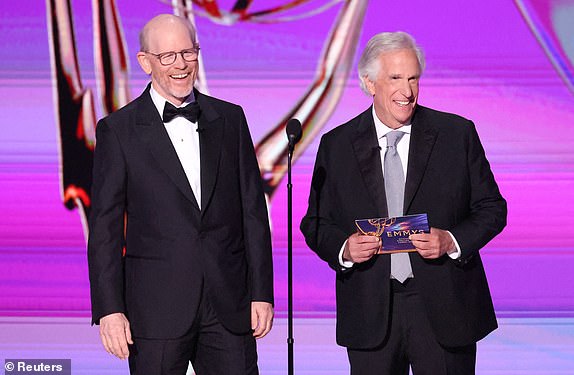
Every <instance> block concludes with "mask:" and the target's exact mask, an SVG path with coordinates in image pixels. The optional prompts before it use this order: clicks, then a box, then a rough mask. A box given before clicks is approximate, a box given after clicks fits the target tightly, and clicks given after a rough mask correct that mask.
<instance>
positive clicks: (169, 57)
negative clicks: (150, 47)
mask: <svg viewBox="0 0 574 375" xmlns="http://www.w3.org/2000/svg"><path fill="white" fill-rule="evenodd" d="M144 52H145V53H149V54H150V55H152V56H155V57H157V59H158V60H159V63H160V64H161V65H171V64H173V63H174V62H175V60H176V59H177V55H181V57H182V58H183V59H184V60H185V61H187V62H195V61H197V57H198V55H199V47H197V48H189V49H184V50H181V51H179V52H173V51H169V52H163V53H157V54H156V53H152V52H148V51H144Z"/></svg>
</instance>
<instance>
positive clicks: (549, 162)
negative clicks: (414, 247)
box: [0, 0, 574, 316]
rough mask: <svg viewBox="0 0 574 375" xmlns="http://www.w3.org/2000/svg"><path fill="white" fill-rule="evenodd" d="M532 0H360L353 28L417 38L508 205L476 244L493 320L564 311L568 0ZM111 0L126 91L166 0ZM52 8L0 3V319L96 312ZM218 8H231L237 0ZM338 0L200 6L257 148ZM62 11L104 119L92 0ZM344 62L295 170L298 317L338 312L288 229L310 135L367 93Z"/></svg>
mask: <svg viewBox="0 0 574 375" xmlns="http://www.w3.org/2000/svg"><path fill="white" fill-rule="evenodd" d="M531 1H532V2H534V3H536V4H537V5H536V6H532V5H531V2H530V1H519V0H516V1H512V0H483V1H480V2H478V1H476V2H465V1H459V0H438V1H426V0H413V1H409V2H406V3H405V2H396V1H387V0H377V1H370V2H369V3H368V6H367V7H366V11H365V15H364V19H363V20H362V22H357V24H356V25H353V28H355V29H357V28H358V29H360V30H361V33H360V37H359V40H358V50H359V51H360V50H362V48H363V47H364V45H365V43H366V41H367V40H368V39H369V38H370V37H371V36H372V35H374V34H375V33H378V32H381V31H397V30H403V31H407V32H409V33H411V34H413V35H414V36H415V38H416V39H417V41H418V42H419V43H420V44H421V45H422V46H423V47H424V50H425V53H426V56H427V70H426V72H425V74H424V76H423V78H422V81H421V95H420V100H419V102H420V103H421V104H423V105H426V106H430V107H433V108H436V109H439V110H444V111H448V112H455V113H458V114H460V115H463V116H465V117H468V118H470V119H472V120H473V121H474V122H475V123H476V125H477V129H478V131H479V134H480V137H481V139H482V141H483V144H484V146H485V149H486V152H487V156H488V158H489V160H490V162H491V164H492V169H493V170H494V173H495V175H496V178H497V180H498V182H499V184H500V188H501V190H502V193H503V195H504V196H505V197H506V199H507V200H508V207H509V217H508V226H507V228H506V229H505V230H504V232H503V233H502V234H501V235H500V236H498V237H497V238H496V239H495V240H494V241H492V242H491V243H489V244H488V246H487V247H486V248H484V249H483V250H482V256H483V260H484V263H485V267H486V271H487V275H488V278H489V282H490V286H491V290H492V294H493V299H494V303H495V306H496V309H497V312H498V313H499V315H503V314H506V315H524V314H528V315H541V316H556V315H570V316H572V315H574V276H573V275H574V272H573V271H572V270H573V269H574V245H573V243H574V226H573V218H574V90H573V89H572V87H574V86H573V85H572V76H573V71H572V61H573V60H574V44H573V43H574V26H572V22H571V20H572V19H574V1H572V0H566V1H564V0H562V1H534V0H531ZM116 2H117V7H118V10H119V16H120V17H121V24H122V26H123V35H124V37H125V42H126V44H127V52H128V57H129V69H130V73H129V87H130V94H131V98H134V97H136V96H137V95H138V94H139V93H140V92H141V91H142V90H143V88H144V87H145V85H146V83H147V77H146V76H145V75H144V74H143V73H142V72H141V71H140V69H139V67H138V65H137V61H136V59H135V53H136V51H137V49H138V42H137V34H138V31H139V29H140V28H141V26H142V25H143V24H144V22H145V21H146V20H148V19H149V18H151V17H152V16H154V15H156V14H158V13H171V12H172V9H171V7H170V6H169V5H167V3H168V2H163V1H159V0H146V1H139V2H132V1H122V0H116ZM283 2H286V1H283ZM49 3H50V1H49V0H48V2H47V3H43V2H14V1H3V2H2V3H1V4H0V15H1V23H0V35H2V48H1V49H0V61H1V65H0V126H1V132H0V213H1V215H0V265H1V268H0V315H4V316H20V315H24V316H30V315H34V316H36V315H37V316H76V315H80V316H85V315H88V314H89V309H90V302H89V285H88V276H87V261H86V250H85V238H84V233H83V229H82V222H81V218H80V215H79V212H78V210H68V209H67V208H66V207H65V206H64V204H63V199H62V194H61V185H60V184H61V182H60V173H61V170H60V156H59V155H60V154H59V135H58V122H57V117H56V110H55V108H56V106H55V104H54V95H55V93H56V91H55V88H54V84H53V81H52V74H51V65H50V48H49V33H48V23H47V19H48V18H47V15H46V12H47V6H48V5H47V4H49ZM63 3H65V2H63ZM218 3H219V4H220V7H221V8H223V9H227V10H230V9H231V8H232V6H233V4H234V1H219V2H218ZM279 3H280V2H279V1H259V2H258V1H255V2H253V6H252V7H253V10H254V11H255V10H257V9H267V7H272V5H276V4H279ZM344 3H345V2H343V1H334V2H333V1H319V0H317V1H310V2H309V3H307V4H306V5H305V6H304V7H303V8H301V9H299V10H298V9H293V10H291V11H290V12H287V13H286V14H285V15H272V16H270V17H269V18H266V19H264V21H270V20H273V21H274V22H241V21H238V22H234V23H233V22H227V23H229V24H224V22H214V20H213V19H209V18H205V17H201V16H200V15H196V22H197V28H198V33H199V38H200V43H201V54H202V57H203V67H204V69H205V78H206V83H207V86H208V87H209V92H210V94H211V95H213V96H216V97H220V98H222V99H225V100H228V101H232V102H235V103H238V104H240V105H242V106H243V108H244V109H245V111H246V114H247V118H248V120H249V123H250V127H251V131H252V136H253V139H254V141H255V142H256V143H257V142H259V141H260V140H261V139H262V138H263V137H264V135H266V134H267V132H268V131H270V129H272V128H274V127H275V126H277V124H279V123H280V122H281V120H282V119H283V118H284V117H285V116H286V115H287V114H288V113H289V111H290V110H291V109H292V108H293V107H294V106H295V105H296V103H297V102H298V101H299V100H300V98H301V97H302V96H304V95H305V93H306V92H307V90H308V89H309V87H310V85H311V83H312V82H313V80H314V77H315V74H316V68H317V66H318V65H319V62H318V60H319V58H320V57H321V53H322V51H323V50H324V45H325V40H326V38H327V36H328V34H329V31H330V30H331V27H332V25H333V24H334V22H335V19H336V18H337V16H338V14H339V13H340V11H341V8H342V7H343V5H344ZM329 4H332V6H331V7H328V6H327V5H329ZM541 4H545V5H541ZM258 7H261V8H258ZM71 9H72V11H73V21H74V24H73V25H74V31H75V37H76V46H77V53H78V61H79V68H80V76H81V79H82V83H83V85H84V86H85V87H87V88H91V89H92V90H93V92H94V98H95V104H96V105H95V108H96V115H97V116H98V117H99V116H101V115H102V110H101V109H100V107H101V99H100V95H101V94H100V93H99V91H98V90H96V74H95V70H96V68H95V65H94V43H93V31H92V26H93V15H92V13H93V12H92V8H91V3H90V2H89V1H80V0H73V1H71ZM197 9H198V10H199V8H197ZM299 16H304V17H299ZM227 20H229V19H227ZM253 21H254V20H253ZM347 57H349V56H347ZM350 57H352V58H353V59H352V70H351V73H350V75H349V78H348V80H347V81H344V82H343V83H342V84H343V85H344V87H343V91H342V96H341V99H340V101H339V102H338V103H336V106H335V107H334V111H333V113H332V115H331V116H330V118H329V119H328V121H326V124H325V126H324V127H323V128H321V129H320V130H319V131H318V133H317V136H316V137H315V139H314V140H313V141H312V142H311V143H310V144H309V147H308V148H307V149H306V150H305V152H304V153H303V154H302V155H301V156H300V157H299V158H298V160H297V162H296V164H295V166H294V168H293V173H294V178H293V184H294V227H295V232H294V254H295V255H294V282H295V285H294V308H295V310H296V314H297V316H303V315H306V316H314V315H319V316H327V315H331V314H332V313H333V311H334V306H335V300H334V274H333V272H332V271H331V270H330V269H329V268H328V267H327V265H326V264H324V263H322V262H321V261H320V260H318V258H317V257H316V256H315V254H314V253H312V252H311V251H310V250H309V249H308V248H307V247H306V245H305V243H304V241H303V238H302V235H301V234H300V233H299V231H298V230H297V227H298V224H299V222H300V219H301V217H302V216H303V214H304V212H305V210H306V200H307V195H308V191H309V183H310V178H311V172H312V167H313V162H314V158H315V152H316V149H317V145H318V140H319V136H320V135H321V134H323V133H324V132H325V131H327V130H329V129H331V128H333V127H335V126H337V125H338V124H341V123H342V122H345V121H347V120H349V119H350V118H352V117H354V116H355V115H356V114H358V113H359V112H361V111H363V110H364V109H366V108H367V106H369V104H370V98H368V97H366V96H365V95H364V94H362V92H361V91H360V89H359V88H358V80H357V78H356V61H357V59H358V52H356V53H355V55H354V57H353V56H350ZM350 57H349V58H350ZM285 142H286V141H285ZM444 183H446V184H448V183H449V182H448V181H444ZM285 190H286V188H285V181H282V182H281V183H279V185H278V187H277V190H276V192H275V194H274V195H273V196H272V199H271V202H270V209H271V218H272V225H273V239H274V240H273V243H274V249H273V253H274V262H275V271H276V272H275V291H276V306H277V310H278V312H279V313H280V314H281V313H283V312H284V311H285V310H286V297H287V285H286V282H287V275H286V269H287V255H286V254H287V252H286V246H287V234H286V227H287V222H286V216H287V210H286V200H287V199H286V198H287V197H286V191H285Z"/></svg>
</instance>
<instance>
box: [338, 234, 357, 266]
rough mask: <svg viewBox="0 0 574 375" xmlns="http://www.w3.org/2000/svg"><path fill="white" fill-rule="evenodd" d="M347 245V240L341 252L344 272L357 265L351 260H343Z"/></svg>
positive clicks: (340, 260) (340, 256)
mask: <svg viewBox="0 0 574 375" xmlns="http://www.w3.org/2000/svg"><path fill="white" fill-rule="evenodd" d="M346 245H347V240H345V242H343V246H341V250H340V251H339V264H340V265H341V267H343V270H345V269H347V268H351V267H353V266H354V265H355V263H354V262H351V261H350V260H343V252H344V251H345V246H346Z"/></svg>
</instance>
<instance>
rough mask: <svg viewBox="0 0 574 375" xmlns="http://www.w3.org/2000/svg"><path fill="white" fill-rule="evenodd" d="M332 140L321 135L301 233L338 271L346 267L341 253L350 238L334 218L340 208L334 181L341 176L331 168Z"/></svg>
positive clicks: (313, 248)
mask: <svg viewBox="0 0 574 375" xmlns="http://www.w3.org/2000/svg"><path fill="white" fill-rule="evenodd" d="M331 151H333V150H329V147H328V142H327V141H326V140H325V136H323V137H322V138H321V143H320V144H319V149H318V151H317V159H316V161H315V167H314V169H313V179H312V181H311V191H310V193H309V207H308V208H307V213H306V214H305V216H304V217H303V220H302V221H301V226H300V229H301V232H302V233H303V235H304V236H305V242H306V243H307V245H308V246H309V248H311V250H313V251H314V252H315V253H317V255H318V256H319V257H320V258H321V259H323V260H324V261H326V262H327V263H328V264H329V266H330V267H331V268H332V269H334V270H335V271H338V272H342V271H345V269H344V268H343V267H342V266H341V265H340V264H339V252H340V250H341V246H343V243H344V242H345V240H346V239H347V237H348V236H347V234H346V233H345V232H344V231H343V230H342V229H340V228H339V227H338V226H337V224H336V221H335V219H334V215H333V211H334V210H335V209H336V205H335V202H334V200H333V199H332V193H331V191H330V187H331V186H330V181H331V180H333V179H334V178H337V176H336V175H334V174H335V173H336V171H335V170H334V168H330V167H329V163H328V155H329V152H331Z"/></svg>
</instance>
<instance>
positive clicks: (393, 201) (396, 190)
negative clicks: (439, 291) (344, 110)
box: [384, 131, 412, 283]
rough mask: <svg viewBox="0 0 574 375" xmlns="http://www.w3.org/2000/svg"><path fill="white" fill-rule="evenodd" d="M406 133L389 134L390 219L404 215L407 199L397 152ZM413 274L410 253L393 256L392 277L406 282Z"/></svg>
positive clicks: (387, 169) (386, 160)
mask: <svg viewBox="0 0 574 375" xmlns="http://www.w3.org/2000/svg"><path fill="white" fill-rule="evenodd" d="M404 134H405V133H404V132H401V131H392V132H390V133H387V135H386V137H387V151H386V152H385V176H384V178H385V192H386V194H387V207H388V210H389V217H393V216H402V215H403V202H404V198H405V174H404V172H403V165H402V163H401V157H400V156H399V153H398V152H397V144H398V143H399V141H400V140H401V138H402V137H403V135H404ZM411 274H412V268H411V261H410V259H409V254H408V253H396V254H391V275H392V276H393V277H394V278H395V279H397V280H398V281H400V282H401V283H402V282H404V281H405V280H406V279H407V278H408V277H409V276H410V275H411Z"/></svg>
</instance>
